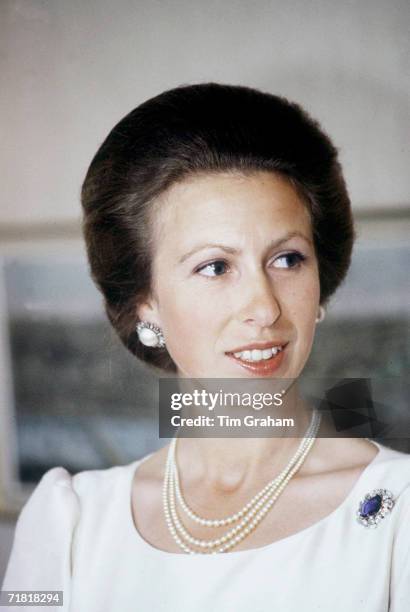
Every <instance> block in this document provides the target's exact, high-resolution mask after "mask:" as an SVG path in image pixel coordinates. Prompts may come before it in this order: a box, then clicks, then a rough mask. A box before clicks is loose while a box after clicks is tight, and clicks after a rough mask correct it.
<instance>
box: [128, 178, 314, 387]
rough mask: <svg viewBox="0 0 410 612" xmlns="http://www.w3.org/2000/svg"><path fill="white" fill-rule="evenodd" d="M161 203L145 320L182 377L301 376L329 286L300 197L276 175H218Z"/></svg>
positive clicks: (193, 181)
mask: <svg viewBox="0 0 410 612" xmlns="http://www.w3.org/2000/svg"><path fill="white" fill-rule="evenodd" d="M159 204H160V207H159V212H158V215H157V218H156V222H155V233H154V238H155V240H154V243H155V256H154V261H153V291H152V296H151V298H150V300H149V301H148V302H146V303H145V304H143V305H141V306H140V307H139V309H138V316H139V318H140V319H141V320H143V321H149V322H152V323H154V324H156V325H158V326H159V327H161V328H162V330H163V333H164V337H165V342H166V345H167V349H168V352H169V353H170V355H171V357H172V359H173V360H174V362H175V363H176V365H177V368H178V373H179V375H180V376H182V377H189V378H196V377H203V378H241V377H258V378H261V377H268V378H269V377H270V378H276V377H278V378H297V377H298V376H299V374H300V373H301V371H302V369H303V367H304V365H305V363H306V361H307V359H308V356H309V353H310V351H311V347H312V343H313V337H314V331H315V318H316V316H317V313H318V306H319V295H320V287H319V271H318V262H317V258H316V255H315V250H314V245H313V237H312V228H311V222H310V218H309V213H308V211H307V209H306V207H305V205H304V203H303V201H302V200H301V198H300V196H298V194H297V192H296V191H295V189H294V188H293V187H292V186H291V185H290V184H289V183H288V182H287V181H286V179H284V178H283V177H281V176H279V175H275V174H273V173H270V172H255V173H253V174H251V175H247V176H245V175H240V174H233V173H218V174H209V175H200V176H196V177H193V178H189V179H187V180H184V181H183V182H181V183H179V184H175V185H174V186H173V187H172V188H171V189H170V190H169V191H168V192H167V193H166V194H164V195H163V196H162V198H161V202H160V203H159ZM269 347H277V348H279V347H280V349H281V350H279V351H278V352H277V353H276V354H275V352H276V351H275V350H273V351H272V350H271V351H270V352H269ZM245 350H248V351H249V352H247V353H245V352H244V351H245ZM262 350H263V351H264V352H261V351H262ZM254 351H256V352H254ZM234 352H235V353H236V356H235V355H234V354H233V353H234Z"/></svg>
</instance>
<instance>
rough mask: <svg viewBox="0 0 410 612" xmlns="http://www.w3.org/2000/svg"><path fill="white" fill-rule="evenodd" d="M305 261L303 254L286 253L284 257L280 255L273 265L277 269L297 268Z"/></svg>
mask: <svg viewBox="0 0 410 612" xmlns="http://www.w3.org/2000/svg"><path fill="white" fill-rule="evenodd" d="M305 259H306V257H305V256H304V255H302V253H297V252H292V253H284V254H283V255H279V257H277V258H276V259H275V260H274V261H273V264H274V267H275V268H297V267H299V265H300V264H301V263H302V262H303V261H305ZM276 264H277V265H276Z"/></svg>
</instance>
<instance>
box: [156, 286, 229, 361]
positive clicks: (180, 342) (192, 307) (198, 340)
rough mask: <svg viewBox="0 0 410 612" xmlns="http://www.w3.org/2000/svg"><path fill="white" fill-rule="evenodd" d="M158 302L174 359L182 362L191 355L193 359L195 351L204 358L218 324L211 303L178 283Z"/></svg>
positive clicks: (168, 345) (163, 327)
mask: <svg viewBox="0 0 410 612" xmlns="http://www.w3.org/2000/svg"><path fill="white" fill-rule="evenodd" d="M159 302H160V305H161V307H160V317H161V322H162V329H163V332H164V334H165V338H166V342H167V347H168V350H169V352H170V354H171V356H172V357H173V358H174V360H175V361H176V362H177V363H182V362H184V361H187V360H189V359H190V360H191V363H192V360H195V359H196V357H195V356H196V355H197V356H198V358H202V359H203V358H204V356H205V353H206V351H209V350H210V348H211V347H210V341H211V342H212V336H213V329H215V330H216V328H217V326H218V319H217V317H216V316H215V313H214V312H213V311H212V304H210V303H209V302H206V301H205V300H204V299H203V298H202V299H200V297H199V296H198V295H195V293H189V294H188V293H186V292H184V291H178V290H176V289H175V287H172V288H170V289H169V291H166V292H163V293H162V295H161V296H160V300H159Z"/></svg>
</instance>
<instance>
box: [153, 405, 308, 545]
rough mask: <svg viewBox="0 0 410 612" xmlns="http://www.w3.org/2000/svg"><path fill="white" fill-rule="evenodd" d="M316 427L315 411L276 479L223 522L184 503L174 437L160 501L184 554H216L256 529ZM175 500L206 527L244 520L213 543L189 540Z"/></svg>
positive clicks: (298, 462) (298, 463)
mask: <svg viewBox="0 0 410 612" xmlns="http://www.w3.org/2000/svg"><path fill="white" fill-rule="evenodd" d="M319 426H320V414H319V413H318V412H317V411H314V412H313V414H312V420H311V423H310V425H309V427H308V430H307V432H306V435H305V437H304V439H303V440H302V441H301V443H300V445H299V448H298V450H297V451H296V453H295V454H294V456H293V457H292V458H291V460H290V461H289V463H288V465H287V466H286V467H285V469H284V470H282V472H281V473H280V474H279V476H277V477H276V478H274V479H273V480H272V481H271V482H269V483H268V484H267V485H266V486H265V487H264V488H263V489H262V490H261V491H260V492H259V493H257V494H256V495H255V496H254V497H253V498H252V499H251V500H250V501H249V502H248V503H247V504H246V505H245V506H244V507H243V508H242V509H241V510H240V511H238V512H236V513H235V514H233V515H231V516H230V517H225V518H224V519H205V518H202V517H200V516H198V515H197V514H196V513H195V512H193V511H192V510H191V509H190V508H189V506H188V505H187V504H186V502H185V500H184V498H183V496H182V493H181V490H180V486H179V477H178V468H177V464H176V459H175V449H176V440H177V439H176V438H174V439H173V440H172V441H171V444H170V447H169V451H168V457H167V462H166V468H165V475H164V485H163V496H162V498H163V506H164V514H165V520H166V524H167V526H168V528H169V531H170V533H171V535H172V537H173V539H174V541H175V542H176V543H177V544H178V546H179V547H180V548H181V549H182V550H184V552H187V553H189V554H197V553H201V552H202V553H203V554H209V553H212V554H214V553H218V552H225V551H226V550H229V549H230V548H232V547H234V546H235V545H236V544H238V543H239V542H241V541H242V540H243V539H244V538H245V537H246V536H247V535H249V534H250V533H251V532H252V531H253V530H254V529H255V528H256V527H257V525H258V524H259V523H260V522H261V520H262V519H263V518H264V516H265V515H266V514H267V513H268V511H269V510H270V508H271V507H272V506H273V504H274V503H275V501H276V499H277V498H278V497H279V495H280V494H281V492H282V491H283V489H284V488H285V487H286V485H287V483H288V482H289V480H290V479H291V478H292V476H293V475H294V474H295V473H296V472H297V471H298V469H299V468H300V466H301V465H302V463H303V462H304V460H305V459H306V456H307V454H308V453H309V451H310V449H311V448H312V446H313V443H314V441H315V437H316V434H317V431H318V429H319ZM175 497H176V499H177V501H178V502H179V504H180V507H181V509H182V510H183V511H184V512H185V513H186V514H187V515H188V516H189V517H190V518H191V519H192V520H194V521H195V522H197V523H200V524H202V525H206V526H208V527H221V526H223V525H228V524H230V523H232V522H237V521H238V520H239V519H240V518H242V517H243V518H242V520H241V521H240V522H239V524H238V525H236V526H235V527H233V528H231V529H230V530H228V531H227V532H226V533H225V534H223V535H222V536H221V537H219V538H217V539H215V540H199V539H196V538H194V537H192V536H191V534H189V533H188V532H187V530H186V528H185V526H184V525H183V524H182V523H181V521H180V519H179V516H178V512H177V509H176V501H175ZM178 534H179V535H178ZM180 536H181V537H180ZM181 538H182V539H181ZM183 540H185V541H186V542H189V544H192V545H194V546H196V547H197V548H199V549H200V550H199V551H196V550H193V549H191V548H190V547H189V546H187V545H186V544H185V543H184V541H183ZM221 543H224V545H223V546H222V547H221V546H220V544H221ZM216 547H219V548H218V550H212V549H214V548H216Z"/></svg>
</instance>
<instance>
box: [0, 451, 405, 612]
mask: <svg viewBox="0 0 410 612" xmlns="http://www.w3.org/2000/svg"><path fill="white" fill-rule="evenodd" d="M378 447H379V453H378V454H377V455H376V457H375V458H374V459H373V461H372V462H371V463H370V464H369V465H368V466H367V468H366V469H365V470H364V471H363V472H362V474H361V476H360V478H359V479H358V481H357V482H356V484H355V485H354V487H353V489H352V490H351V491H350V493H349V495H348V496H347V497H346V499H345V500H344V501H343V503H342V504H341V505H340V506H339V507H338V508H337V509H336V510H334V511H333V512H332V513H331V514H329V515H328V516H326V517H325V518H323V519H322V520H320V521H318V522H317V523H315V524H314V525H312V526H310V527H308V528H306V529H303V530H302V531H299V532H298V533H295V534H294V535H291V536H289V537H286V538H283V539H282V540H279V541H276V542H274V543H271V544H268V545H266V546H263V547H261V548H257V549H252V550H244V551H237V552H235V551H231V552H227V553H223V554H219V555H188V554H184V553H180V554H179V553H169V552H164V551H161V550H159V549H157V548H154V547H153V546H152V545H150V544H148V543H147V542H146V541H145V540H144V539H143V538H142V536H141V535H140V534H139V533H138V532H137V530H136V529H135V526H134V523H133V519H132V514H131V483H132V479H133V475H134V472H135V469H136V468H137V466H138V463H139V461H134V462H133V463H131V464H129V465H125V466H119V467H113V468H110V469H106V470H90V471H84V472H81V473H79V474H76V475H75V476H71V475H70V474H69V473H68V472H67V471H66V470H65V469H64V468H62V467H56V468H53V469H51V470H49V471H48V472H47V473H46V474H45V475H44V476H43V478H42V479H41V481H40V483H39V484H38V485H37V487H36V489H35V490H34V492H33V493H32V495H31V497H30V499H29V500H28V502H27V503H26V505H25V507H24V508H23V510H22V512H21V514H20V516H19V519H18V522H17V528H16V533H15V538H14V542H13V548H12V552H11V556H10V560H9V564H8V568H7V572H6V575H5V579H4V583H3V590H23V589H27V590H42V591H44V590H63V591H64V604H63V607H61V608H53V609H55V610H62V611H64V612H68V611H70V612H108V611H109V612H160V611H161V612H162V611H164V612H165V611H166V612H174V611H175V612H205V611H206V612H209V611H212V612H265V611H268V610H275V611H278V612H299V611H300V610H303V611H304V612H319V611H323V612H347V611H355V612H358V611H360V612H386V611H387V610H390V612H409V610H410V455H407V454H404V453H399V452H397V451H393V450H390V449H388V448H387V447H385V446H381V445H378ZM143 460H144V459H142V461H143ZM140 461H141V460H140ZM375 488H384V489H388V490H390V491H391V492H392V493H393V495H394V497H395V500H396V502H395V506H394V507H393V509H392V511H391V512H390V513H389V514H388V515H387V516H386V517H385V518H384V520H382V521H381V522H380V523H379V525H378V526H377V528H375V529H370V528H366V527H364V526H363V525H361V524H359V523H358V522H357V521H356V511H357V509H358V505H359V503H360V501H361V500H362V499H363V497H364V496H365V494H366V493H368V492H370V491H371V490H372V489H375ZM312 494H313V492H312ZM14 609H15V608H13V610H14ZM19 609H23V610H26V611H27V612H31V611H32V610H36V609H37V608H33V607H31V606H30V607H27V608H25V607H23V608H19ZM41 609H43V608H41ZM44 609H45V608H44Z"/></svg>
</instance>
